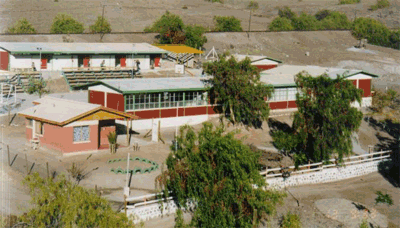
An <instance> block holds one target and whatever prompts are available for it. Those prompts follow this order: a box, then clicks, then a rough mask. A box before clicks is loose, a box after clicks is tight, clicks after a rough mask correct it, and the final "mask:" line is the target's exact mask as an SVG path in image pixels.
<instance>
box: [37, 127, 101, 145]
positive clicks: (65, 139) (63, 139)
mask: <svg viewBox="0 0 400 228" xmlns="http://www.w3.org/2000/svg"><path fill="white" fill-rule="evenodd" d="M89 127H90V142H88V143H74V142H73V127H60V126H56V125H52V124H47V123H44V134H43V136H42V137H41V136H39V140H40V145H43V146H46V147H48V148H50V149H55V150H60V151H62V152H77V151H85V150H97V149H98V144H99V142H98V125H90V126H89Z"/></svg>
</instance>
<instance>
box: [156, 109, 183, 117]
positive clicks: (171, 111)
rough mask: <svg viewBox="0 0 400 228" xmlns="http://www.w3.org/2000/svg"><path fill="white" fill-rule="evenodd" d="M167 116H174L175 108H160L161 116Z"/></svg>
mask: <svg viewBox="0 0 400 228" xmlns="http://www.w3.org/2000/svg"><path fill="white" fill-rule="evenodd" d="M185 114H186V113H185ZM178 115H179V113H178ZM168 117H176V108H172V109H161V118H168Z"/></svg>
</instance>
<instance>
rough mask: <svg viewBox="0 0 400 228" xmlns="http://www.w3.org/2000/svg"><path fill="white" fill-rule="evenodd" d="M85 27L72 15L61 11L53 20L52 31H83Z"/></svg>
mask: <svg viewBox="0 0 400 228" xmlns="http://www.w3.org/2000/svg"><path fill="white" fill-rule="evenodd" d="M84 30H85V28H84V27H83V24H82V23H80V22H78V21H77V20H76V19H75V18H73V17H72V16H71V15H68V14H64V13H59V14H57V16H56V17H55V18H54V20H53V24H52V25H51V29H50V32H51V33H58V34H69V33H83V31H84Z"/></svg>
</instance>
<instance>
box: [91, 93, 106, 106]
mask: <svg viewBox="0 0 400 228" xmlns="http://www.w3.org/2000/svg"><path fill="white" fill-rule="evenodd" d="M89 103H91V104H99V105H103V106H104V92H100V91H93V90H90V91H89Z"/></svg>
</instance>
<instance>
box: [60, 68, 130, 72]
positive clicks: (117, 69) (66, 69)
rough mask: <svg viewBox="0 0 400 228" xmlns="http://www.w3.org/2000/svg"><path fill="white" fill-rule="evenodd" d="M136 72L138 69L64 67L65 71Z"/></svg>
mask: <svg viewBox="0 0 400 228" xmlns="http://www.w3.org/2000/svg"><path fill="white" fill-rule="evenodd" d="M132 69H134V70H136V67H63V68H62V70H63V71H121V70H132Z"/></svg>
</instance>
